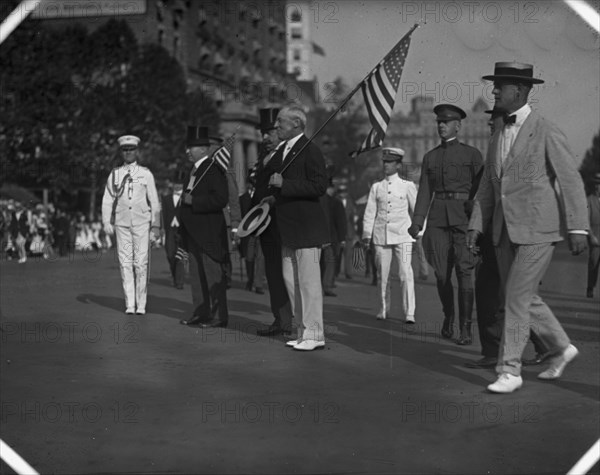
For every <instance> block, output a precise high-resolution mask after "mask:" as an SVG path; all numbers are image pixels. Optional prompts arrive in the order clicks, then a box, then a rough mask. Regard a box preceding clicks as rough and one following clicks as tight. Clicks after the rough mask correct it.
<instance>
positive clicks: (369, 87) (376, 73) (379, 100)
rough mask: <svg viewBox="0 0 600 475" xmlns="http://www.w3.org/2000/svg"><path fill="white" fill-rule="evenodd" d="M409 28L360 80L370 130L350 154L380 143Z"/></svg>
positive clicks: (354, 155) (399, 71)
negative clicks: (357, 147)
mask: <svg viewBox="0 0 600 475" xmlns="http://www.w3.org/2000/svg"><path fill="white" fill-rule="evenodd" d="M412 31H414V29H413V30H411V31H410V32H409V33H408V34H407V35H406V36H405V37H404V38H402V39H401V40H400V41H399V42H398V44H397V45H396V46H394V48H393V49H392V50H391V51H390V52H389V53H388V54H387V55H386V56H385V58H383V59H382V60H381V62H380V63H379V64H378V65H377V66H376V67H375V69H373V71H371V73H370V74H369V75H368V76H367V77H366V78H365V79H363V81H362V83H361V89H362V93H363V98H364V101H365V105H366V106H367V111H368V113H369V122H370V124H371V131H370V132H369V134H368V135H367V137H366V138H365V140H364V141H363V143H362V144H361V146H360V148H359V149H358V150H356V151H354V152H352V154H351V155H352V158H355V157H356V156H357V155H359V154H360V153H362V152H366V151H367V150H372V149H374V148H378V147H381V145H382V144H383V139H384V138H385V131H386V129H387V126H388V124H389V122H390V118H391V115H392V110H393V109H394V102H395V101H396V93H397V92H398V86H399V85H400V77H401V76H402V69H403V68H404V61H405V60H406V55H407V53H408V47H409V46H410V38H411V33H412Z"/></svg>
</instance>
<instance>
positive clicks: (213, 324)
mask: <svg viewBox="0 0 600 475" xmlns="http://www.w3.org/2000/svg"><path fill="white" fill-rule="evenodd" d="M200 328H227V322H221V321H219V320H217V321H214V322H206V323H201V324H200Z"/></svg>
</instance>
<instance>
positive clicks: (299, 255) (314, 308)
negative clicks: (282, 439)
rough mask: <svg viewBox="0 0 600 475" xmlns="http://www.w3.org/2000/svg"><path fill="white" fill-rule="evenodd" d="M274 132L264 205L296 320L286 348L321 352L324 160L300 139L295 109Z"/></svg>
mask: <svg viewBox="0 0 600 475" xmlns="http://www.w3.org/2000/svg"><path fill="white" fill-rule="evenodd" d="M275 127H276V129H277V135H278V137H279V138H280V139H281V140H282V141H283V142H282V143H281V144H280V145H279V147H278V149H277V151H276V152H275V154H274V156H273V158H272V159H271V162H272V167H273V168H274V169H275V170H277V172H276V173H273V174H272V175H271V178H270V179H269V185H271V186H272V187H273V188H275V189H276V190H275V197H270V198H267V199H266V200H268V202H269V203H274V204H275V212H276V216H277V224H278V226H279V234H280V235H281V243H282V255H283V257H282V267H283V278H284V280H285V285H286V287H287V291H288V295H289V296H290V302H291V304H292V311H293V313H294V314H295V315H296V317H297V318H298V319H299V320H300V321H299V322H298V336H297V338H296V340H293V341H289V342H287V344H288V345H289V346H293V347H294V349H296V350H304V351H311V350H315V349H317V348H323V347H324V346H325V335H324V331H323V291H322V288H321V272H320V268H319V259H320V257H321V246H322V245H323V244H325V243H327V242H329V231H328V227H327V220H326V218H325V213H324V212H323V208H322V207H321V204H320V202H319V198H320V197H321V196H322V195H323V194H324V193H325V190H326V188H327V173H326V171H325V160H324V159H323V154H322V153H321V150H319V148H318V147H317V146H316V145H315V144H314V143H312V142H309V141H308V138H307V137H306V136H305V135H304V129H305V127H306V114H305V113H304V111H303V110H302V109H301V108H300V107H298V106H293V105H292V106H288V107H284V108H283V109H282V110H281V111H280V112H279V114H278V116H277V121H276V122H275ZM296 289H298V291H296Z"/></svg>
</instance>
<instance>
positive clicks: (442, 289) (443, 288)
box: [437, 280, 454, 339]
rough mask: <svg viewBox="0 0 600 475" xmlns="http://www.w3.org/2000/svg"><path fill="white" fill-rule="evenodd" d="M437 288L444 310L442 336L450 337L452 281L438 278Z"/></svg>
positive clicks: (452, 303)
mask: <svg viewBox="0 0 600 475" xmlns="http://www.w3.org/2000/svg"><path fill="white" fill-rule="evenodd" d="M437 289H438V295H439V296H440V300H441V301H442V308H443V310H444V323H443V324H442V337H444V338H448V339H450V338H452V335H453V334H454V288H453V287H452V282H450V281H448V282H444V281H441V280H438V281H437Z"/></svg>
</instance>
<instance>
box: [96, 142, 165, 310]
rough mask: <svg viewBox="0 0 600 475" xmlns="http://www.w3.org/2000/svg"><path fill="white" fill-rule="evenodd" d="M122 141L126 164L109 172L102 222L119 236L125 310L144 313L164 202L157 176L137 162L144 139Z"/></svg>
mask: <svg viewBox="0 0 600 475" xmlns="http://www.w3.org/2000/svg"><path fill="white" fill-rule="evenodd" d="M118 143H119V149H120V153H121V156H122V157H123V161H124V162H125V163H124V164H123V165H122V166H120V167H117V168H114V169H113V170H112V171H111V172H110V174H109V175H108V181H107V182H106V187H105V189H104V196H103V198H102V223H103V225H104V230H105V231H106V233H107V234H115V235H116V240H117V255H118V256H119V268H120V269H121V279H122V281H123V291H124V293H125V313H127V314H129V315H131V314H133V313H137V314H138V315H144V314H145V313H146V299H147V287H148V273H149V268H150V243H151V240H158V239H160V202H159V200H158V193H157V192H156V186H155V184H154V176H153V175H152V173H151V172H150V170H148V169H147V168H146V167H143V166H141V165H139V164H138V163H137V161H138V159H139V156H140V152H139V149H138V146H139V143H140V139H139V138H138V137H136V136H135V135H123V136H121V137H119V139H118Z"/></svg>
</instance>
